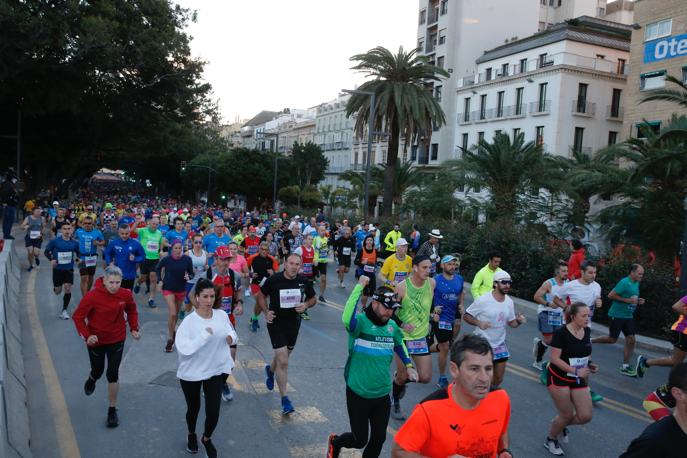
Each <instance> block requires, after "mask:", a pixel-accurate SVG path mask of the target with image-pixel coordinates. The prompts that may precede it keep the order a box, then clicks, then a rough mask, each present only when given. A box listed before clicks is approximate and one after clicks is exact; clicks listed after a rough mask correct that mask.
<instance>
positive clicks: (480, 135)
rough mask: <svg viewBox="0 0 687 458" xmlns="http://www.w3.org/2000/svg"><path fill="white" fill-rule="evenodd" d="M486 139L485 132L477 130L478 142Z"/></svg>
mask: <svg viewBox="0 0 687 458" xmlns="http://www.w3.org/2000/svg"><path fill="white" fill-rule="evenodd" d="M483 141H484V132H477V144H480V143H482V142H483Z"/></svg>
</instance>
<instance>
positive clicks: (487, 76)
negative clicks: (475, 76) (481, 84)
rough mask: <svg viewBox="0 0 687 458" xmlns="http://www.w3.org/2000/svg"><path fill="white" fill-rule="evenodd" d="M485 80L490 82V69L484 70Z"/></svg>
mask: <svg viewBox="0 0 687 458" xmlns="http://www.w3.org/2000/svg"><path fill="white" fill-rule="evenodd" d="M486 79H487V81H490V80H491V67H489V68H488V69H487V70H486Z"/></svg>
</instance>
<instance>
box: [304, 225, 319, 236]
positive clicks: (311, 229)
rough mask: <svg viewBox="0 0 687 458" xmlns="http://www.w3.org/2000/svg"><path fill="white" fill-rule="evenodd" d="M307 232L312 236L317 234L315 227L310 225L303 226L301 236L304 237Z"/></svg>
mask: <svg viewBox="0 0 687 458" xmlns="http://www.w3.org/2000/svg"><path fill="white" fill-rule="evenodd" d="M308 234H312V236H313V237H315V236H317V227H315V226H310V225H307V226H305V229H303V237H304V238H305V236H307V235H308Z"/></svg>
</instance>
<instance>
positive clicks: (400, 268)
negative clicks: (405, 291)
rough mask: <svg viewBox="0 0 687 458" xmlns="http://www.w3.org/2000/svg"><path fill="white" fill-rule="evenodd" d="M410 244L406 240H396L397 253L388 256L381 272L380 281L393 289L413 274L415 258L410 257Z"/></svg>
mask: <svg viewBox="0 0 687 458" xmlns="http://www.w3.org/2000/svg"><path fill="white" fill-rule="evenodd" d="M406 253H408V242H407V241H406V239H404V238H399V239H398V240H396V252H395V253H393V256H388V257H387V258H386V259H385V260H384V264H382V268H381V270H380V271H379V281H380V283H381V284H382V285H384V286H388V287H389V288H391V289H394V288H396V285H398V284H399V283H403V281H404V280H405V279H406V278H407V277H408V275H410V274H411V273H412V272H413V258H411V257H410V256H408V255H407V254H406Z"/></svg>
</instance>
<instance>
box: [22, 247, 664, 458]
mask: <svg viewBox="0 0 687 458" xmlns="http://www.w3.org/2000/svg"><path fill="white" fill-rule="evenodd" d="M19 251H20V254H21V258H24V249H23V248H19ZM43 259H45V258H43ZM24 263H26V261H24ZM24 267H26V266H24ZM329 272H330V278H332V279H333V278H334V277H335V275H334V268H333V266H330V268H329ZM21 281H22V294H21V298H20V300H21V301H22V303H23V305H24V306H25V307H24V308H23V310H24V312H23V314H22V327H23V336H24V359H25V364H26V371H27V374H26V376H27V383H28V389H29V407H30V420H31V432H32V444H31V448H32V450H33V452H34V456H36V457H60V456H61V457H65V458H66V457H68V458H77V457H88V458H91V457H93V458H96V457H98V458H109V457H121V456H131V457H175V456H179V457H182V456H187V453H186V451H185V440H186V428H185V421H184V414H185V403H184V399H183V396H182V392H181V389H180V387H179V383H178V380H177V379H176V377H175V371H176V365H177V356H176V354H175V353H172V354H167V353H164V352H163V347H164V343H165V339H166V330H165V329H166V308H165V307H164V306H163V304H164V303H163V300H162V297H161V296H159V297H158V298H157V301H156V302H157V303H158V304H159V306H158V308H156V309H151V308H148V307H147V306H146V305H145V299H146V298H145V297H144V296H143V294H140V295H139V296H138V297H137V301H138V302H139V313H140V318H141V323H142V334H143V336H142V338H141V340H140V341H138V342H134V341H133V340H132V339H131V338H130V337H129V339H128V340H127V345H126V349H125V351H126V355H125V358H124V360H123V362H122V366H121V371H120V382H121V388H120V396H119V416H120V426H119V427H118V428H116V429H108V428H106V426H105V417H106V411H107V387H106V385H107V383H106V381H105V379H104V377H103V378H102V379H101V380H100V381H99V383H98V385H97V387H96V390H95V393H94V394H93V395H92V396H90V397H86V396H85V395H84V393H83V383H84V381H85V379H86V377H87V375H88V372H89V364H88V356H87V352H86V346H85V344H84V342H83V341H82V340H81V338H80V337H79V336H78V335H77V334H76V331H75V328H74V324H73V322H72V321H71V320H70V321H63V320H60V319H58V318H57V315H58V313H59V311H60V310H61V301H62V300H61V297H56V296H55V295H54V294H53V293H52V283H51V271H50V266H49V264H48V263H47V262H44V263H43V264H42V265H41V267H40V268H38V269H36V270H34V271H33V272H31V273H28V272H26V269H25V268H24V269H23V273H22V278H21ZM353 283H354V279H353V277H352V275H350V278H347V288H346V289H340V288H339V287H338V285H337V286H335V287H330V288H329V289H328V290H327V293H326V294H325V297H326V298H327V300H328V303H327V304H318V305H317V306H316V307H315V308H314V309H312V310H311V313H310V315H311V317H312V319H311V320H310V321H307V322H304V323H303V325H302V327H301V331H300V335H299V340H298V344H297V346H296V349H295V351H294V353H293V355H292V358H291V363H290V366H289V385H290V390H291V393H290V395H289V396H290V398H291V400H292V402H293V403H294V406H295V408H296V412H295V413H294V414H292V415H291V416H289V417H282V416H281V415H280V403H279V396H278V393H277V391H276V390H275V392H267V390H266V388H265V385H264V372H263V366H264V364H265V361H269V360H271V357H272V350H271V346H270V343H269V338H268V336H267V333H266V330H265V327H264V320H262V319H261V324H262V327H261V328H260V329H259V331H258V332H257V333H251V332H250V331H249V329H248V316H246V315H245V314H244V316H242V317H239V320H238V333H239V337H240V344H239V350H238V362H237V367H236V370H235V372H234V374H233V377H234V378H233V380H232V384H233V386H234V393H235V397H234V400H233V401H232V402H230V403H223V405H222V409H221V415H220V422H219V425H218V427H217V430H216V431H215V434H214V436H213V441H214V442H215V444H216V446H217V448H218V449H219V451H220V456H233V457H263V456H270V457H275V458H276V457H289V456H293V457H322V456H324V453H325V445H326V440H327V436H328V434H329V433H330V432H345V431H347V430H348V418H347V414H346V407H345V385H344V379H343V368H344V364H345V362H346V356H347V342H346V333H345V330H344V327H343V325H342V323H341V310H342V306H343V304H344V303H345V301H346V297H347V294H348V292H350V289H351V286H352V285H353ZM75 286H76V288H74V289H75V291H74V295H73V298H72V305H71V307H70V312H71V311H73V309H74V307H75V305H76V304H77V303H78V301H79V299H80V294H79V292H78V285H75ZM317 288H318V286H317V285H316V290H317ZM246 302H247V304H246V305H247V309H248V310H250V309H251V308H252V304H253V299H252V298H247V301H246ZM468 304H469V302H468ZM524 312H525V314H526V316H527V318H528V323H527V324H526V325H524V326H522V327H520V328H518V329H509V330H508V343H509V347H510V350H511V355H512V356H511V361H510V362H509V363H508V371H507V373H506V377H505V382H504V384H503V388H504V389H506V391H507V392H508V394H509V395H510V397H511V402H512V414H511V422H510V439H511V448H512V450H513V451H514V453H515V455H516V456H519V457H532V458H534V457H547V456H551V455H549V453H548V452H547V451H546V450H545V449H544V447H543V442H544V438H545V436H546V433H547V429H548V426H549V422H550V421H551V419H552V417H553V416H554V408H553V404H552V402H551V399H550V397H549V395H548V393H547V390H546V389H545V387H544V386H542V385H541V384H540V383H539V381H538V374H537V373H536V372H535V370H534V369H532V367H531V366H530V364H531V361H532V356H531V348H532V338H533V337H534V336H536V335H537V329H536V324H535V320H534V318H535V317H534V314H533V313H532V312H530V311H529V310H524ZM462 332H463V333H465V332H470V328H469V326H466V325H464V327H463V331H462ZM433 358H434V373H435V376H434V377H433V382H432V383H431V384H428V385H411V386H409V389H408V393H407V395H406V397H405V398H404V400H403V406H404V410H405V411H406V412H407V413H409V412H410V410H411V409H412V406H413V405H414V404H415V403H417V402H418V401H419V400H421V399H422V398H424V397H425V396H427V395H428V394H429V393H431V392H432V391H434V390H435V389H436V386H435V385H434V383H436V379H437V377H438V374H437V368H436V356H434V357H433ZM621 358H622V348H621V347H620V345H615V346H610V345H596V346H595V347H594V361H595V362H597V363H599V364H600V367H601V370H600V372H599V373H598V374H597V375H596V376H594V378H593V379H592V382H591V386H592V387H593V389H594V390H595V391H597V392H598V393H600V394H602V395H603V396H605V397H606V401H604V402H602V403H601V404H599V405H597V406H596V407H595V408H594V418H593V419H592V421H591V422H590V423H589V424H587V425H585V426H582V427H572V428H571V434H570V443H569V444H568V445H564V446H563V447H564V450H565V452H566V456H568V457H589V456H594V457H599V458H602V457H617V456H618V455H619V454H620V453H621V452H622V451H623V450H624V449H625V447H626V446H627V444H629V442H630V441H631V440H632V439H633V438H634V437H636V436H637V435H638V434H639V433H640V432H641V431H642V430H643V428H645V427H646V426H647V425H648V424H649V423H650V420H649V418H648V416H647V415H646V414H645V413H644V411H643V410H642V399H643V398H644V397H645V396H646V395H647V394H648V393H649V392H650V391H651V390H653V389H655V387H656V386H658V385H659V384H661V383H664V381H665V379H666V378H667V374H668V372H667V370H666V369H653V370H651V371H650V372H649V373H648V374H647V375H646V376H645V377H644V378H643V379H630V378H627V377H624V376H622V375H621V374H620V373H619V368H620V363H621ZM203 419H204V414H203V413H202V412H201V415H200V418H199V431H202V421H203ZM10 421H11V420H10ZM400 425H401V424H400V422H398V421H395V420H393V419H391V420H390V423H389V428H388V430H387V431H388V436H387V441H386V443H385V446H384V451H383V454H382V456H389V453H390V449H391V444H392V442H393V435H394V433H395V431H396V430H397V429H398V428H399V427H400ZM342 456H360V454H359V453H358V452H351V453H348V454H343V455H342Z"/></svg>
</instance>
